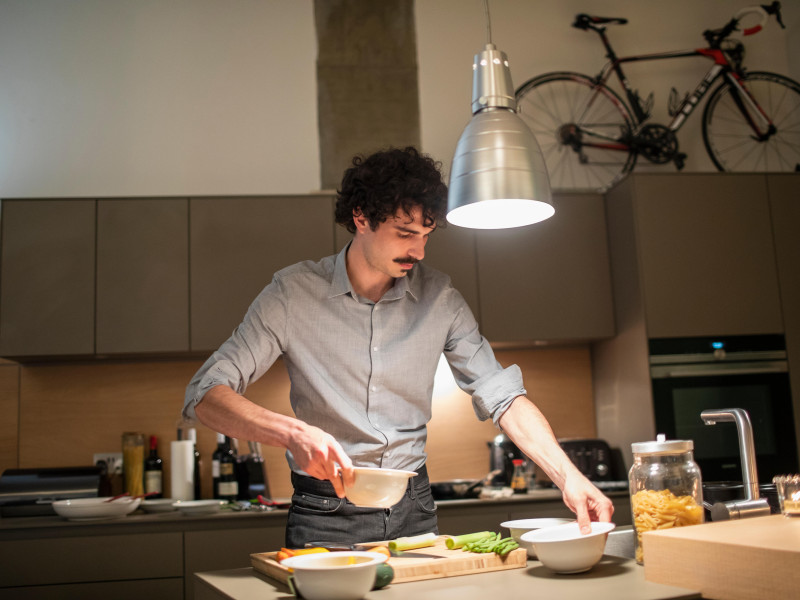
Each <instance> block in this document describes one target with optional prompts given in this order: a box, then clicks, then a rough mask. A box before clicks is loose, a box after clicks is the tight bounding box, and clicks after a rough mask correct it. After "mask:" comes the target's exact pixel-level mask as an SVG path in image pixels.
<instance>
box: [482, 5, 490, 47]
mask: <svg viewBox="0 0 800 600" xmlns="http://www.w3.org/2000/svg"><path fill="white" fill-rule="evenodd" d="M483 7H484V9H485V12H486V43H487V44H491V43H492V19H491V16H490V15H489V0H483Z"/></svg>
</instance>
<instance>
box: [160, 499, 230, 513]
mask: <svg viewBox="0 0 800 600" xmlns="http://www.w3.org/2000/svg"><path fill="white" fill-rule="evenodd" d="M224 504H227V502H226V501H225V500H178V501H177V502H173V503H172V506H174V507H175V508H177V509H178V510H179V511H181V512H182V513H183V514H185V515H209V514H211V513H215V512H218V511H219V509H220V508H222V506H223V505H224Z"/></svg>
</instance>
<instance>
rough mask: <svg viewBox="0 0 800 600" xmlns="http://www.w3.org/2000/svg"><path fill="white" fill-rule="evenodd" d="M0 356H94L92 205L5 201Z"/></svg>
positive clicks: (91, 202) (84, 202) (0, 275)
mask: <svg viewBox="0 0 800 600" xmlns="http://www.w3.org/2000/svg"><path fill="white" fill-rule="evenodd" d="M2 211H3V212H2V230H3V231H2V235H3V237H2V240H3V248H2V250H3V253H2V266H0V286H1V287H0V355H2V356H8V357H16V356H20V357H21V356H48V355H61V354H77V355H83V354H92V353H93V352H94V266H95V265H94V263H95V260H94V259H95V254H94V253H95V245H94V244H95V201H94V200H3V202H2Z"/></svg>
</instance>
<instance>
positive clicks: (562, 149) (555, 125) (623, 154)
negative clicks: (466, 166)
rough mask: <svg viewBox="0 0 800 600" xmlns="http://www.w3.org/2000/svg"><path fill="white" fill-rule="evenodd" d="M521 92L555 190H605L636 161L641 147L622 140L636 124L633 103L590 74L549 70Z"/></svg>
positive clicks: (522, 111) (527, 119) (522, 113)
mask: <svg viewBox="0 0 800 600" xmlns="http://www.w3.org/2000/svg"><path fill="white" fill-rule="evenodd" d="M516 97H517V110H518V112H519V114H520V117H522V119H523V120H524V121H525V123H526V124H527V125H528V127H530V129H531V131H532V132H533V134H534V136H535V137H536V141H537V142H538V143H539V146H540V147H541V149H542V153H543V154H544V160H545V163H546V165H547V171H548V174H549V176H550V186H551V187H552V188H553V189H560V190H592V191H598V192H605V191H606V190H607V189H609V188H610V187H611V186H613V185H614V184H615V183H616V182H618V181H619V180H620V179H622V178H623V177H624V176H625V175H626V174H627V173H628V172H629V171H630V170H631V169H632V168H633V165H634V164H635V163H636V152H635V151H634V150H632V149H631V148H629V147H628V145H627V144H626V143H625V142H624V141H623V140H625V139H627V138H628V137H629V136H630V132H631V130H632V127H633V119H632V118H631V115H630V112H629V111H628V108H627V107H626V106H625V103H624V102H623V101H622V100H621V99H620V97H619V96H618V95H617V94H616V93H615V92H614V91H612V90H611V89H609V88H608V87H606V86H605V85H597V84H596V83H595V82H594V81H593V80H592V78H591V77H588V76H586V75H581V74H579V73H569V72H558V73H546V74H544V75H540V76H539V77H535V78H534V79H531V80H530V81H528V82H526V83H525V84H523V85H522V86H520V88H519V89H518V90H517V92H516Z"/></svg>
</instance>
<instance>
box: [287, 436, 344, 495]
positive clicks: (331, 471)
mask: <svg viewBox="0 0 800 600" xmlns="http://www.w3.org/2000/svg"><path fill="white" fill-rule="evenodd" d="M296 424H297V428H298V431H296V432H295V433H294V435H292V436H291V438H290V441H289V442H288V445H287V448H288V450H289V452H291V453H292V457H293V458H294V461H295V463H297V465H298V466H299V467H300V468H301V469H303V471H305V472H306V473H308V474H309V475H310V476H311V477H316V478H317V479H328V480H329V481H330V482H331V483H332V484H333V489H334V490H336V495H337V496H338V497H339V498H344V485H343V481H344V482H345V483H346V484H347V485H348V486H349V485H352V484H353V480H354V478H355V475H354V473H353V463H352V461H351V460H350V457H349V456H347V454H345V451H344V449H343V448H342V446H341V445H340V444H339V442H337V441H336V439H335V438H334V437H333V436H332V435H330V434H329V433H326V432H324V431H323V430H322V429H320V428H319V427H314V426H313V425H308V424H307V423H304V422H302V421H297V422H296ZM340 473H341V477H340V476H339V474H340Z"/></svg>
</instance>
